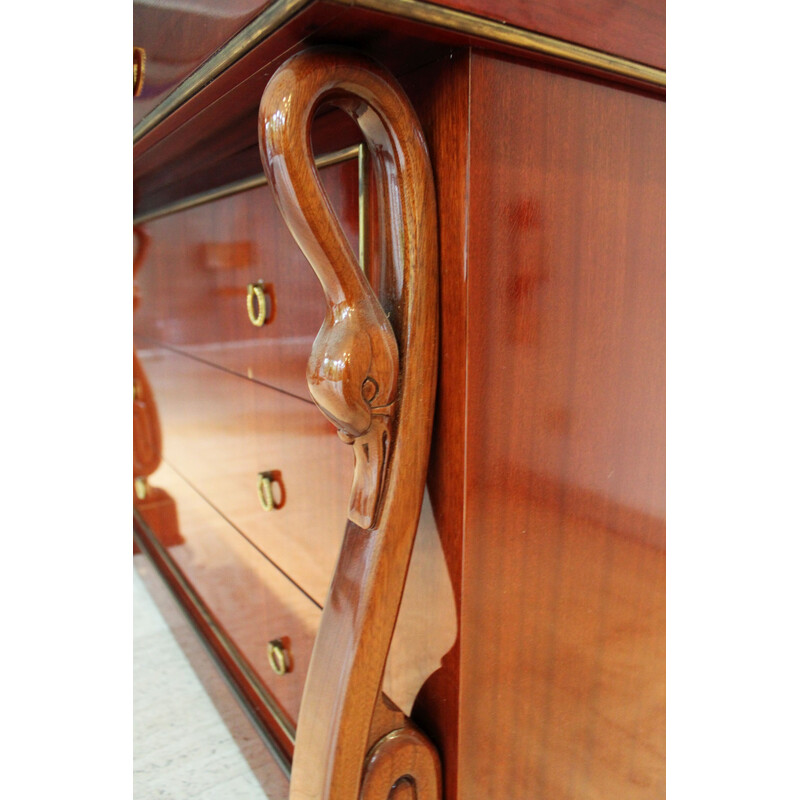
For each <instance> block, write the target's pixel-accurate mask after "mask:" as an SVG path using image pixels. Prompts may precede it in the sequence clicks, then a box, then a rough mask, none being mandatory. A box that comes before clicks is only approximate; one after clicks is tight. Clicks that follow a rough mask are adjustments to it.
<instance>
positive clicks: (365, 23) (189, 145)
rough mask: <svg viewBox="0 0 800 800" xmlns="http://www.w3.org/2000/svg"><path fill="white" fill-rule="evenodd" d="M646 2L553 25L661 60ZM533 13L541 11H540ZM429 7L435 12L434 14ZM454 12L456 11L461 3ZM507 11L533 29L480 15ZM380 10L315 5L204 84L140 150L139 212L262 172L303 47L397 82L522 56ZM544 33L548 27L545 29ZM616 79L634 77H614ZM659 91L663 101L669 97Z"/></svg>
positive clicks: (656, 19)
mask: <svg viewBox="0 0 800 800" xmlns="http://www.w3.org/2000/svg"><path fill="white" fill-rule="evenodd" d="M649 2H651V0H642V3H641V4H640V3H630V4H626V6H625V7H623V8H618V9H616V10H615V12H614V13H609V14H607V15H605V16H604V18H603V19H602V20H601V19H598V18H597V16H596V15H595V16H593V13H594V12H592V11H591V4H589V3H586V6H585V7H582V8H579V7H578V6H577V5H576V4H570V5H569V6H567V7H566V8H567V9H568V11H567V12H565V14H564V18H563V19H561V20H556V22H557V24H558V25H561V24H563V23H564V21H565V20H567V21H568V25H567V28H565V30H568V29H569V27H570V26H572V29H574V30H575V31H577V30H581V31H583V32H586V33H587V35H588V34H589V33H591V32H604V33H603V34H602V35H604V36H610V35H612V34H614V32H615V31H616V32H617V33H618V34H619V35H620V41H622V42H625V41H627V43H628V44H630V45H631V46H632V47H638V46H640V43H645V47H647V48H649V47H650V45H649V44H647V42H652V41H653V40H654V39H653V37H655V39H657V40H658V45H657V46H655V47H654V50H660V51H661V52H662V53H663V30H662V26H663V21H661V17H660V16H659V12H658V10H657V9H656V10H654V11H653V15H652V16H650V10H649V9H650V6H649V5H648V3H649ZM442 5H446V4H445V3H443V4H442ZM531 5H532V6H533V5H536V6H537V8H538V7H539V5H540V4H531ZM420 7H421V4H420ZM432 7H433V8H434V9H436V6H432ZM453 7H456V4H455V3H454V4H453ZM506 7H507V8H509V9H514V11H513V20H519V24H521V25H522V26H523V27H525V25H526V24H527V23H525V20H524V17H525V16H526V15H527V14H526V12H525V11H524V10H522V11H521V10H520V9H519V7H518V5H517V4H515V3H511V4H498V5H494V4H492V8H491V9H489V8H488V7H487V8H486V9H483V10H482V13H483V11H485V13H486V14H487V15H488V16H497V14H500V13H502V9H503V8H506ZM379 8H380V4H376V5H375V10H372V9H371V8H356V7H346V6H345V5H338V4H332V3H326V2H316V3H309V4H308V5H305V6H303V8H302V10H301V11H300V12H299V13H297V14H296V15H295V16H293V17H292V18H291V19H290V20H289V21H288V22H287V23H286V24H284V25H283V26H281V27H280V28H279V29H278V30H276V31H275V32H274V33H273V34H272V35H270V36H269V37H267V38H266V39H265V40H264V41H262V42H261V43H259V44H258V45H256V46H255V47H254V48H253V49H252V50H250V51H249V52H247V53H246V54H245V55H243V56H242V57H241V58H239V59H238V60H237V61H236V62H235V63H233V64H232V65H230V66H229V67H228V68H227V69H226V70H225V71H224V72H223V73H222V74H221V75H219V76H218V77H217V78H216V79H215V80H213V81H211V82H208V83H206V84H204V85H203V86H202V88H200V90H199V91H198V92H197V93H196V94H195V95H193V96H192V97H190V98H189V99H188V100H186V102H184V103H183V104H182V105H181V106H180V107H178V108H177V109H176V110H175V111H174V112H173V113H172V114H170V115H169V116H168V117H167V118H166V119H165V120H164V121H163V122H161V123H160V124H159V125H158V126H156V127H155V128H154V129H153V130H151V131H150V132H149V133H147V134H146V135H145V136H144V137H142V138H141V139H140V140H139V141H137V142H136V143H135V145H134V211H135V213H140V212H144V211H148V210H152V209H153V208H157V207H159V206H161V205H165V204H167V203H169V202H172V201H174V200H177V199H180V198H181V197H185V196H186V195H189V194H194V193H197V192H200V191H205V190H208V189H212V188H215V187H216V186H219V185H222V184H224V183H229V182H232V181H234V180H238V179H241V178H244V177H247V176H249V175H251V174H252V173H253V172H254V171H255V170H256V169H258V164H259V156H258V149H257V146H256V144H255V142H254V138H255V134H254V130H253V119H254V117H255V115H256V113H257V109H258V102H259V99H260V97H261V92H262V90H263V86H264V82H265V81H266V80H268V79H269V77H270V75H272V74H273V72H274V71H275V70H276V69H277V68H278V66H279V65H280V63H281V62H282V60H284V59H285V58H287V57H289V56H290V55H292V54H293V53H295V52H297V51H299V50H300V49H303V48H304V47H308V46H311V45H316V44H328V43H337V44H342V45H347V46H351V47H356V48H358V49H359V50H360V51H361V52H364V53H366V54H368V55H372V56H374V57H375V58H377V59H379V60H380V61H381V62H382V63H384V64H385V65H386V66H387V67H388V68H389V69H390V70H391V71H392V72H393V74H395V75H396V76H398V77H399V78H400V79H401V83H402V82H403V76H405V75H408V74H410V73H411V72H413V71H414V70H416V69H419V68H420V67H422V66H424V65H425V64H429V63H432V62H434V61H436V60H438V59H440V58H443V57H448V55H449V52H450V50H451V49H452V48H466V47H469V46H479V47H485V48H490V49H493V50H497V51H500V52H509V53H515V52H516V53H519V52H520V49H519V47H514V46H513V45H510V44H503V43H502V42H497V41H491V40H487V39H483V38H479V37H477V36H474V35H469V34H467V33H465V32H463V31H459V30H457V29H456V30H451V29H447V28H445V27H441V26H438V25H436V24H425V23H424V22H422V21H416V20H414V19H408V18H402V17H396V16H393V15H392V13H391V10H390V9H389V7H388V6H386V10H384V11H383V12H382V11H380V10H378V9H379ZM558 8H559V6H555V5H552V6H551V8H550V11H549V12H547V14H549V15H550V16H551V17H553V16H554V15H555V16H556V17H557V16H558ZM437 10H441V8H439V9H437ZM518 15H521V16H518ZM601 16H602V15H601ZM645 17H646V18H647V19H646V20H645ZM570 20H571V21H570ZM634 20H639V21H638V22H637V21H634ZM551 22H552V19H551ZM512 24H515V23H514V22H512ZM548 24H549V23H548ZM544 27H545V28H547V25H545V26H544ZM533 30H536V28H533ZM623 32H625V35H623ZM651 32H652V36H651ZM626 36H627V39H626ZM565 38H566V39H567V40H568V41H578V42H580V41H581V37H577V38H573V37H572V36H566V37H565ZM600 49H601V50H608V51H609V52H612V53H616V52H619V53H620V55H623V56H626V55H627V57H630V58H634V59H635V58H636V57H637V56H636V55H633V54H629V53H627V52H620V51H618V50H616V49H615V48H613V47H610V48H605V47H601V48H600ZM622 50H623V51H625V50H626V48H622ZM528 57H530V58H532V59H535V60H536V61H537V62H539V63H543V64H547V63H560V64H562V66H564V67H566V68H572V69H576V68H579V69H583V70H584V71H586V72H587V73H589V74H603V73H602V72H599V71H598V70H597V69H592V68H590V67H577V66H576V65H574V64H573V65H570V64H568V63H565V62H564V60H563V59H558V58H555V57H551V56H547V55H546V54H542V53H540V54H533V53H528ZM642 60H644V61H646V62H647V63H655V62H656V61H657V59H655V60H654V61H652V62H651V61H648V58H643V59H642ZM617 80H620V81H624V80H629V79H626V78H623V77H621V76H617ZM650 90H651V91H652V90H653V88H652V87H651V88H650ZM656 91H662V93H663V90H656ZM137 102H138V101H137ZM342 130H343V128H342V126H341V123H338V122H337V124H336V125H331V126H330V127H329V129H328V130H327V132H323V133H322V134H321V140H320V141H319V145H320V147H321V148H322V149H323V150H324V149H336V148H338V147H343V146H346V145H348V144H352V143H353V140H352V138H350V140H348V141H342ZM328 137H330V138H328ZM345 138H348V137H345Z"/></svg>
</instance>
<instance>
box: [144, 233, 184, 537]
mask: <svg viewBox="0 0 800 800" xmlns="http://www.w3.org/2000/svg"><path fill="white" fill-rule="evenodd" d="M133 238H134V240H135V242H136V250H135V253H134V258H133V277H134V283H133V310H134V312H135V311H136V309H137V308H138V307H139V304H140V294H139V289H138V286H137V284H136V275H137V273H138V272H139V270H140V269H141V267H142V264H144V262H145V259H146V257H147V253H148V250H149V247H150V238H149V237H148V236H147V234H146V233H145V232H144V231H143V230H142V229H141V228H134V229H133ZM160 463H161V423H160V421H159V418H158V409H157V408H156V401H155V397H154V395H153V390H152V388H151V387H150V382H149V381H148V380H147V375H146V374H145V371H144V370H143V369H142V365H141V363H140V361H139V358H138V356H137V355H136V348H135V347H134V348H133V504H134V506H135V507H136V509H137V510H138V511H139V513H140V514H141V515H142V516H143V517H144V519H145V520H146V521H147V523H148V524H150V525H153V526H156V527H158V529H159V530H161V531H162V532H163V534H164V542H165V544H166V545H173V544H180V543H181V542H182V539H181V536H180V532H179V530H178V519H177V515H176V510H175V501H174V500H173V499H172V497H170V495H169V494H168V492H166V491H165V490H164V489H163V488H159V487H156V486H150V484H149V481H148V477H149V476H150V475H152V473H154V472H155V471H156V470H157V469H158V466H159V464H160ZM135 547H136V545H135V544H134V552H136V549H135Z"/></svg>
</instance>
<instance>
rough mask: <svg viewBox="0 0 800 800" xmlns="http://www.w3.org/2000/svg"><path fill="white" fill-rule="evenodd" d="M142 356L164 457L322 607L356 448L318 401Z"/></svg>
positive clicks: (159, 354)
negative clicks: (266, 502) (270, 492)
mask: <svg viewBox="0 0 800 800" xmlns="http://www.w3.org/2000/svg"><path fill="white" fill-rule="evenodd" d="M306 269H308V267H306ZM141 357H142V361H143V363H144V364H145V368H146V369H147V372H148V373H149V375H150V379H151V383H152V386H153V391H154V392H155V394H156V396H157V397H158V403H159V408H160V412H161V420H162V425H163V431H164V445H163V447H164V459H165V460H166V461H167V463H169V464H170V465H171V466H172V467H173V468H174V469H175V470H177V471H178V473H179V474H180V475H182V476H183V477H184V478H185V480H187V481H188V482H189V483H190V484H191V485H192V486H193V487H195V489H196V491H197V492H199V493H200V494H201V495H202V496H204V497H205V498H207V500H208V501H209V502H210V503H212V504H213V505H214V506H215V507H216V508H217V509H219V511H220V513H222V514H223V515H224V516H225V518H226V519H227V520H229V522H230V523H231V524H233V525H235V526H236V528H238V529H239V530H240V531H241V532H242V533H243V534H244V535H245V536H247V537H248V538H249V539H250V540H251V541H252V542H253V543H254V544H255V545H256V547H257V548H258V550H260V551H261V553H263V554H264V555H266V556H267V557H268V558H270V559H271V560H272V561H273V562H274V563H275V564H277V565H278V566H279V567H280V568H281V569H282V570H283V571H284V572H285V573H286V574H287V575H289V576H291V578H292V580H293V581H294V582H295V583H297V584H298V585H299V586H301V587H303V589H304V590H305V591H306V592H307V593H308V594H309V595H310V596H311V597H312V598H313V599H314V602H315V603H317V605H318V606H320V607H321V606H322V603H323V601H324V599H325V595H326V593H327V590H328V584H329V583H330V579H331V575H332V574H333V569H334V565H335V563H336V557H337V554H338V552H339V548H340V546H341V542H342V524H341V521H342V519H343V518H344V517H345V516H346V514H347V498H348V492H349V488H350V481H351V472H352V464H353V455H352V452H350V451H348V449H347V448H345V447H343V446H342V445H341V443H340V442H339V440H338V438H337V436H336V431H335V429H334V428H333V427H332V426H331V425H330V423H328V422H327V421H326V420H325V419H324V418H323V417H322V416H321V415H320V414H319V412H318V411H317V409H316V408H315V407H314V405H313V404H312V403H310V402H301V401H299V400H297V399H295V398H293V397H290V396H287V395H285V394H283V393H282V392H277V391H274V390H272V389H270V388H268V387H264V386H260V385H258V384H256V383H254V382H253V381H248V380H245V379H243V378H241V377H239V376H237V375H231V374H230V373H228V372H226V371H224V370H221V369H218V368H216V367H213V366H210V365H208V364H205V363H203V362H200V361H198V360H196V359H194V358H188V357H186V356H183V355H181V354H179V353H175V352H172V351H170V350H165V349H157V350H149V351H142V353H141ZM268 470H271V471H279V472H280V473H281V481H282V483H283V487H284V492H285V497H284V498H282V500H283V501H284V502H283V507H282V508H281V509H280V510H278V511H273V512H266V511H264V509H263V508H262V506H261V502H260V500H259V497H258V476H259V473H261V472H263V471H268Z"/></svg>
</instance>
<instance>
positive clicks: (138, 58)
mask: <svg viewBox="0 0 800 800" xmlns="http://www.w3.org/2000/svg"><path fill="white" fill-rule="evenodd" d="M144 63H145V52H144V47H134V48H133V96H134V97H138V96H139V95H140V94H141V93H142V87H143V86H144Z"/></svg>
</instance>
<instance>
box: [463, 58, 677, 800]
mask: <svg viewBox="0 0 800 800" xmlns="http://www.w3.org/2000/svg"><path fill="white" fill-rule="evenodd" d="M471 86H472V98H471V100H472V113H473V126H472V132H471V143H470V153H471V164H472V170H471V176H470V183H471V186H472V187H473V190H472V192H471V194H470V232H469V266H468V269H469V295H468V302H469V310H470V313H469V314H468V328H467V329H468V339H467V348H468V352H469V365H468V374H469V379H468V396H467V420H468V423H467V424H468V428H467V437H468V440H467V450H466V469H467V475H466V481H467V484H468V485H469V486H472V487H474V489H475V490H474V491H472V492H468V493H467V495H466V509H465V528H464V545H463V547H464V575H463V585H464V587H465V589H464V592H463V595H462V630H461V691H462V697H463V698H464V701H463V709H462V715H461V730H462V735H461V741H460V745H461V751H460V760H459V763H460V773H461V786H462V793H461V795H460V796H461V797H462V798H463V799H464V800H478V798H487V797H490V798H512V797H513V798H520V800H521V799H522V798H527V797H547V798H565V800H566V798H570V799H572V800H574V799H575V798H595V797H615V798H623V797H624V798H642V800H644V799H645V798H648V799H649V798H653V797H659V796H663V793H664V453H665V445H664V194H663V182H664V140H663V135H664V128H663V125H664V106H663V104H662V102H661V101H659V100H657V99H651V98H649V97H646V96H642V95H640V94H637V93H634V92H627V91H620V90H619V89H613V88H611V87H609V86H606V85H603V84H601V83H595V82H590V81H586V80H580V79H576V78H572V77H569V76H565V75H561V74H558V73H554V72H548V71H543V70H542V71H540V70H530V69H528V68H527V67H525V66H524V65H522V64H518V63H514V62H511V61H507V60H504V59H499V58H492V57H488V56H484V55H481V54H475V56H474V58H473V64H472V79H471ZM488 117H491V118H492V119H495V120H509V121H510V120H513V125H510V124H509V125H507V124H502V125H496V126H488V125H484V124H475V123H476V122H477V121H478V119H480V118H488ZM478 187H479V189H478ZM476 189H478V190H477V191H476ZM487 653H491V658H487ZM467 732H469V733H468V734H467Z"/></svg>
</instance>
